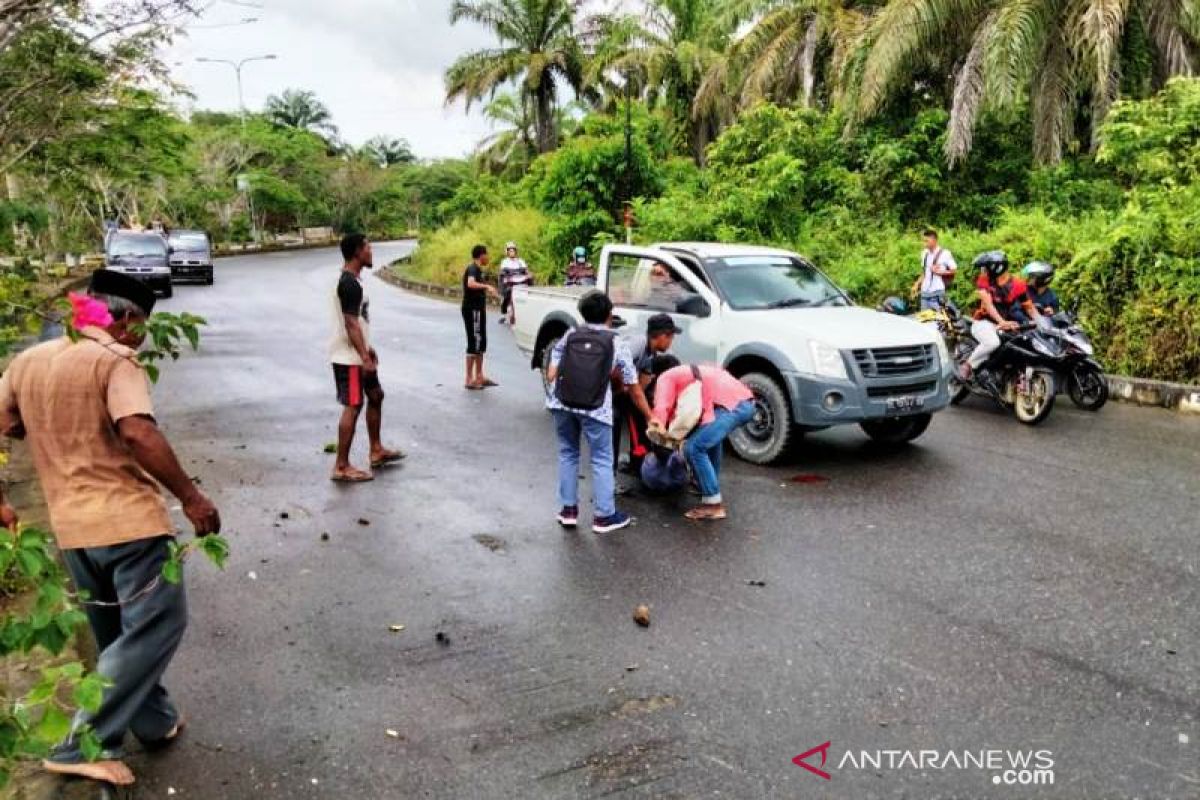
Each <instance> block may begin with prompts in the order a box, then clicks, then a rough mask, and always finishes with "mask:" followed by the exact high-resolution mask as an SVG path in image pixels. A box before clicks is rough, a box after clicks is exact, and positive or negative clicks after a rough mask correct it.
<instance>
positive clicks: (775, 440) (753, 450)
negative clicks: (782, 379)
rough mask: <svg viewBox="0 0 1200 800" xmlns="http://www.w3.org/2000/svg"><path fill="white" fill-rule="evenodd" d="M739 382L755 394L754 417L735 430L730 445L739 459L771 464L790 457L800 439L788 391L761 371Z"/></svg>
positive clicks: (746, 375)
mask: <svg viewBox="0 0 1200 800" xmlns="http://www.w3.org/2000/svg"><path fill="white" fill-rule="evenodd" d="M740 380H741V381H742V383H744V384H746V386H747V387H749V389H750V391H752V392H754V406H755V407H754V417H753V419H751V420H750V421H749V422H747V423H746V424H745V425H743V426H742V427H740V428H738V429H737V430H735V431H734V432H733V433H732V434H731V435H730V437H729V442H730V444H732V445H733V451H734V452H735V453H737V454H738V457H739V458H741V459H743V460H745V461H749V462H750V463H751V464H772V463H774V462H776V461H778V460H779V459H781V458H783V457H784V456H785V455H787V453H788V451H789V450H790V449H791V447H792V443H793V442H794V441H795V440H796V438H797V431H796V426H795V425H794V424H793V423H792V404H791V402H790V401H789V399H788V394H787V390H785V389H784V388H783V387H782V386H780V385H779V382H778V381H776V380H775V379H774V378H772V377H771V376H770V375H765V374H763V373H761V372H750V373H747V374H745V375H742V376H740Z"/></svg>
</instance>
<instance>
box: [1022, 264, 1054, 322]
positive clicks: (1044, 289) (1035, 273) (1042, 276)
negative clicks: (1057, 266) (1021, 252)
mask: <svg viewBox="0 0 1200 800" xmlns="http://www.w3.org/2000/svg"><path fill="white" fill-rule="evenodd" d="M1021 274H1022V275H1024V276H1025V280H1026V281H1027V282H1028V284H1029V299H1030V300H1032V301H1033V305H1034V306H1035V307H1036V308H1037V310H1038V311H1039V312H1040V313H1041V314H1043V315H1044V316H1047V317H1052V316H1054V315H1055V314H1058V313H1060V312H1061V311H1062V304H1061V303H1059V301H1058V295H1057V294H1055V293H1054V290H1053V289H1051V288H1050V282H1051V281H1052V280H1054V265H1053V264H1050V263H1047V262H1045V261H1030V262H1029V263H1028V264H1026V265H1025V269H1023V270H1021Z"/></svg>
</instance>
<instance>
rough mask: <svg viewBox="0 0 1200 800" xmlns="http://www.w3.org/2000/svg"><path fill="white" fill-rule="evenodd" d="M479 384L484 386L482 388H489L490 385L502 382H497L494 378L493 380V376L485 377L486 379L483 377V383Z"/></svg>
mask: <svg viewBox="0 0 1200 800" xmlns="http://www.w3.org/2000/svg"><path fill="white" fill-rule="evenodd" d="M479 385H480V387H482V388H485V389H486V388H487V387H489V386H499V385H500V384H498V383H496V382H495V381H494V380H492V379H491V378H484V379H483V383H481V384H479Z"/></svg>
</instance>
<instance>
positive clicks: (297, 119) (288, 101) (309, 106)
mask: <svg viewBox="0 0 1200 800" xmlns="http://www.w3.org/2000/svg"><path fill="white" fill-rule="evenodd" d="M263 113H264V114H266V116H267V119H269V120H271V122H273V123H275V124H276V125H280V126H282V127H285V128H296V129H298V130H303V131H310V132H312V133H316V134H318V135H319V136H323V137H330V138H332V137H336V135H337V127H336V126H335V125H334V124H333V116H332V115H331V114H330V113H329V108H328V107H327V106H326V105H325V104H324V103H322V102H321V101H320V100H318V99H317V95H316V93H315V92H311V91H308V90H307V89H284V91H283V94H281V95H279V94H273V95H271V96H270V97H268V98H267V104H266V107H265V108H264V109H263Z"/></svg>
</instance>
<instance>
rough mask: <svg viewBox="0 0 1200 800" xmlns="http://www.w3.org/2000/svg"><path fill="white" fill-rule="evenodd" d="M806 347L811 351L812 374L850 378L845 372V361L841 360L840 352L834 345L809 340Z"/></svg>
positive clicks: (839, 378)
mask: <svg viewBox="0 0 1200 800" xmlns="http://www.w3.org/2000/svg"><path fill="white" fill-rule="evenodd" d="M808 349H809V350H811V351H812V358H813V373H814V374H816V375H820V376H822V377H824V378H837V379H838V380H843V381H848V380H850V376H849V375H848V374H847V373H846V362H845V361H843V360H842V354H841V352H839V351H838V349H837V348H836V347H831V346H829V345H827V344H825V343H824V342H809V343H808Z"/></svg>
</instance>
